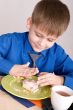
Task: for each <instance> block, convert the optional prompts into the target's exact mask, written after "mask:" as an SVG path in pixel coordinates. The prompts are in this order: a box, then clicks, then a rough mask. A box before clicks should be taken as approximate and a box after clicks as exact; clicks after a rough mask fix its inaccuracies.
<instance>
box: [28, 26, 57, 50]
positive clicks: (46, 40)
mask: <svg viewBox="0 0 73 110" xmlns="http://www.w3.org/2000/svg"><path fill="white" fill-rule="evenodd" d="M56 39H57V37H56V36H54V35H46V33H45V32H42V31H41V30H40V29H38V28H36V27H35V26H34V25H32V26H31V28H30V29H29V42H30V44H31V46H32V48H33V49H34V50H35V51H36V52H41V51H43V50H45V49H48V48H50V47H52V46H53V44H54V43H55V42H56Z"/></svg>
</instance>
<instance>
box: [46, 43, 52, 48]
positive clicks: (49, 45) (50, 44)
mask: <svg viewBox="0 0 73 110" xmlns="http://www.w3.org/2000/svg"><path fill="white" fill-rule="evenodd" d="M46 44H47V47H49V48H50V47H52V46H53V45H54V43H51V42H47V43H46Z"/></svg>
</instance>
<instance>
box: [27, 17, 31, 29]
mask: <svg viewBox="0 0 73 110" xmlns="http://www.w3.org/2000/svg"><path fill="white" fill-rule="evenodd" d="M31 25H32V18H31V17H29V18H28V19H27V24H26V27H27V29H30V27H31Z"/></svg>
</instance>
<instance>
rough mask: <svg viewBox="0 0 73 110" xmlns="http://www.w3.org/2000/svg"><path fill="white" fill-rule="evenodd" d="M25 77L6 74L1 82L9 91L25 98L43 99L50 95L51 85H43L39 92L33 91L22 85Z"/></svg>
mask: <svg viewBox="0 0 73 110" xmlns="http://www.w3.org/2000/svg"><path fill="white" fill-rule="evenodd" d="M32 79H34V80H36V79H37V77H36V76H34V77H32ZM22 80H23V78H14V77H13V76H11V75H7V76H4V77H3V78H2V81H1V84H2V86H3V88H4V89H5V90H6V91H8V92H9V93H11V94H13V95H15V96H17V97H20V98H24V99H30V100H41V99H45V98H48V97H50V92H51V90H50V87H49V86H45V87H41V88H40V89H39V90H38V91H37V92H35V93H32V92H30V91H28V90H26V89H24V88H23V86H22Z"/></svg>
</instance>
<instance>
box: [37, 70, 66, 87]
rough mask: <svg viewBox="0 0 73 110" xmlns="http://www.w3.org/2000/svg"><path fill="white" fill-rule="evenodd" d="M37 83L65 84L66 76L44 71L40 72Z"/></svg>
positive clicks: (43, 84) (44, 84)
mask: <svg viewBox="0 0 73 110" xmlns="http://www.w3.org/2000/svg"><path fill="white" fill-rule="evenodd" d="M37 83H38V84H39V85H40V86H46V85H51V86H53V85H63V83H64V77H62V76H57V75H55V74H54V73H47V72H42V73H40V76H39V77H38V81H37Z"/></svg>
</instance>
